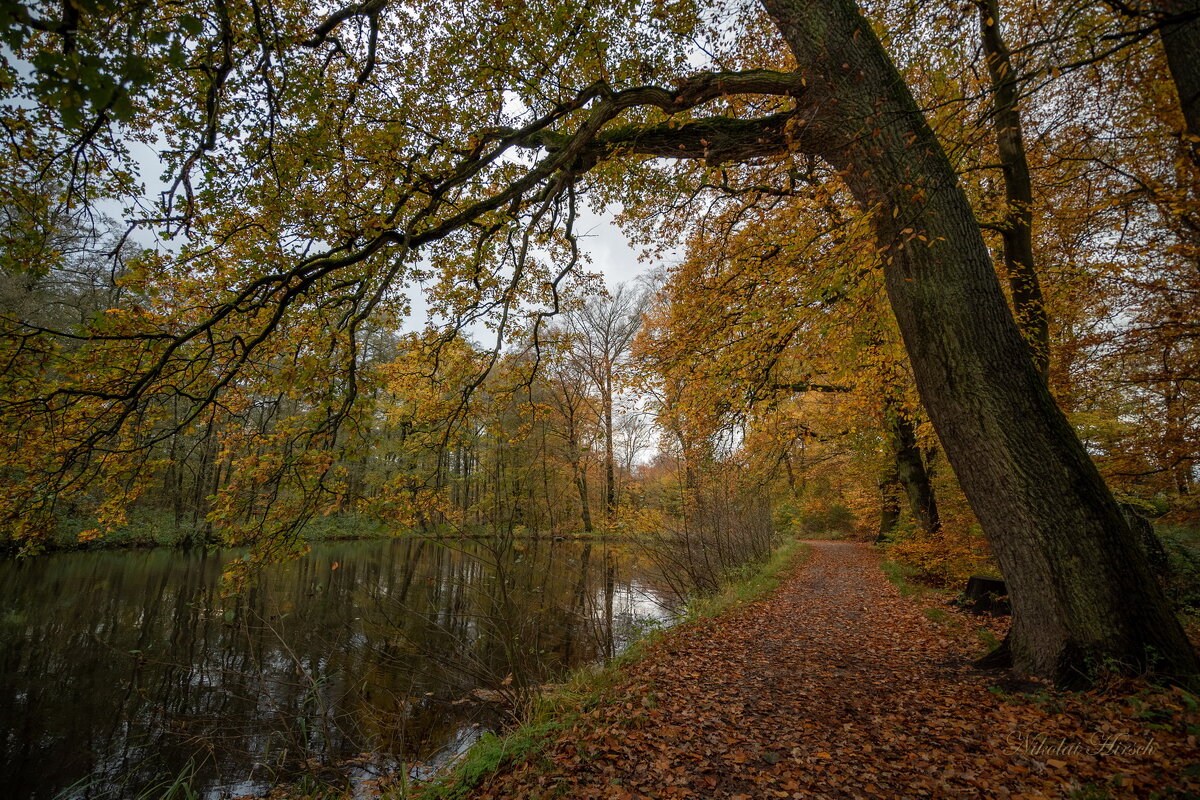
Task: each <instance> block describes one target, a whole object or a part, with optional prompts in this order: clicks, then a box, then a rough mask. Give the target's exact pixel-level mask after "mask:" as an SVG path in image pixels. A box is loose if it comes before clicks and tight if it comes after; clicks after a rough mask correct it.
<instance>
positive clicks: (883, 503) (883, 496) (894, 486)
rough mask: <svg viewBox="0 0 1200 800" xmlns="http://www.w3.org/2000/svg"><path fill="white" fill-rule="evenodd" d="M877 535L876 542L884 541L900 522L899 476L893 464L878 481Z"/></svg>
mask: <svg viewBox="0 0 1200 800" xmlns="http://www.w3.org/2000/svg"><path fill="white" fill-rule="evenodd" d="M879 498H880V502H879V533H878V534H877V535H876V536H875V541H876V542H882V541H884V540H885V539H886V538H887V536H888V534H890V533H891V532H892V531H894V530H896V524H897V523H898V522H900V476H899V475H897V474H896V465H895V462H893V463H892V464H891V465H890V466H889V467H888V469H887V470H886V471H885V472H884V474H883V477H882V478H880V479H879Z"/></svg>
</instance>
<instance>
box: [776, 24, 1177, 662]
mask: <svg viewBox="0 0 1200 800" xmlns="http://www.w3.org/2000/svg"><path fill="white" fill-rule="evenodd" d="M763 3H764V5H765V6H766V8H767V11H768V12H769V13H770V15H771V16H772V17H773V18H774V20H775V22H776V24H777V25H778V27H779V30H780V31H781V33H782V34H783V36H784V39H785V40H786V41H787V43H788V44H789V45H790V47H791V50H792V52H793V53H794V54H795V56H796V60H797V64H798V67H799V70H800V71H801V72H802V73H803V74H804V76H805V78H806V81H807V85H808V89H807V90H806V91H807V92H809V93H811V94H809V95H806V103H807V104H808V107H809V108H810V109H813V113H812V116H811V117H810V120H811V121H810V122H809V123H808V124H809V125H811V126H812V127H813V128H814V131H813V133H814V134H816V135H814V136H812V137H811V138H809V141H810V142H812V145H811V146H812V148H813V149H814V150H818V151H819V152H818V154H819V155H821V156H823V157H824V158H825V159H827V160H828V161H829V162H830V163H831V164H832V165H833V166H834V168H835V169H838V170H840V171H841V173H842V174H843V175H844V176H845V180H846V182H847V184H848V185H849V187H850V190H851V191H852V192H853V194H854V196H855V198H856V200H857V201H858V203H859V204H860V205H861V206H862V207H863V208H864V209H868V210H870V211H872V212H873V214H872V220H873V224H874V228H875V233H876V235H877V237H878V239H879V243H880V246H881V247H882V248H883V250H882V253H881V255H882V257H883V259H884V262H885V266H884V277H885V281H886V285H887V291H888V296H889V298H890V300H891V303H892V309H893V311H894V313H895V316H896V320H897V323H898V324H899V328H900V331H901V335H902V337H903V339H904V344H905V347H906V349H907V351H908V354H909V358H910V360H911V362H912V367H913V371H914V374H915V376H916V382H917V388H918V391H919V392H920V394H921V398H922V401H923V403H924V405H925V408H926V410H927V411H928V413H929V417H930V419H931V420H932V422H933V424H934V427H935V428H936V430H937V432H938V436H939V438H940V440H941V442H942V446H943V448H944V449H945V451H946V456H947V458H948V459H949V460H950V464H951V466H952V467H953V468H954V470H955V473H956V474H957V475H958V478H959V482H960V484H961V485H962V487H963V491H964V492H965V493H966V496H967V499H968V500H969V501H970V503H971V507H972V508H973V509H974V511H975V513H976V515H977V516H978V517H979V520H980V522H981V523H982V524H983V528H984V531H985V532H986V534H987V536H988V538H989V541H990V542H991V545H992V549H993V552H994V553H995V555H996V558H997V561H998V562H999V565H1000V568H1001V570H1002V571H1003V573H1004V576H1005V579H1006V580H1007V582H1008V586H1009V589H1010V591H1011V596H1012V600H1013V628H1012V633H1011V636H1010V638H1009V644H1010V652H1011V656H1012V660H1013V662H1014V664H1015V666H1016V667H1017V668H1018V669H1019V670H1021V671H1023V672H1029V673H1033V674H1036V675H1042V676H1046V677H1049V678H1053V679H1054V680H1056V681H1058V682H1060V683H1071V682H1078V681H1080V680H1081V679H1085V678H1086V676H1087V674H1088V672H1089V670H1090V669H1091V668H1092V667H1093V666H1095V665H1097V664H1099V663H1102V662H1105V661H1110V663H1113V662H1115V663H1117V664H1120V665H1123V666H1124V668H1126V669H1128V670H1130V671H1142V670H1144V669H1147V668H1157V669H1159V670H1161V671H1163V672H1165V673H1167V674H1171V675H1174V676H1178V677H1185V676H1186V677H1187V678H1190V677H1191V676H1193V675H1195V674H1196V672H1197V661H1196V654H1195V652H1194V651H1193V649H1192V647H1191V645H1190V644H1189V643H1188V641H1187V638H1186V637H1185V636H1184V634H1183V630H1182V628H1181V626H1180V624H1179V621H1178V620H1177V619H1176V618H1175V616H1174V614H1173V613H1172V611H1171V609H1170V607H1169V606H1168V604H1167V602H1166V599H1165V597H1164V596H1163V594H1162V591H1161V590H1160V588H1159V587H1158V584H1157V582H1156V581H1155V580H1154V578H1153V576H1152V574H1151V572H1150V570H1149V568H1148V566H1147V564H1146V559H1145V557H1144V555H1143V554H1142V552H1141V549H1140V547H1139V546H1138V544H1137V542H1136V541H1135V539H1134V536H1133V534H1132V532H1131V530H1130V528H1129V525H1128V524H1127V522H1126V521H1125V519H1124V517H1123V515H1122V514H1121V511H1120V509H1119V508H1118V506H1117V504H1116V502H1115V501H1114V499H1113V497H1112V494H1111V493H1110V492H1109V490H1108V488H1107V486H1105V484H1104V481H1103V480H1102V479H1101V477H1100V474H1099V472H1098V471H1097V469H1096V467H1095V465H1094V464H1093V463H1092V461H1091V460H1090V458H1089V457H1088V455H1087V453H1086V451H1085V450H1084V448H1083V445H1082V444H1081V443H1080V441H1079V438H1078V437H1077V436H1076V435H1075V432H1074V430H1072V428H1071V426H1070V424H1069V423H1068V422H1067V420H1066V418H1065V417H1064V416H1063V414H1062V413H1061V411H1060V410H1059V409H1058V407H1057V406H1056V405H1055V403H1054V399H1053V398H1052V397H1051V395H1050V392H1049V390H1048V389H1047V387H1046V384H1045V382H1044V381H1043V380H1042V379H1041V375H1040V374H1039V373H1038V371H1037V369H1036V367H1035V366H1034V364H1033V361H1032V360H1031V359H1030V358H1029V349H1028V346H1027V345H1026V344H1025V341H1024V339H1023V338H1022V336H1021V333H1020V331H1019V329H1018V328H1017V325H1016V323H1015V321H1014V320H1013V317H1012V314H1011V312H1010V311H1009V308H1008V305H1007V302H1006V300H1005V297H1004V293H1003V292H1002V291H1001V288H1000V284H999V282H998V281H997V280H996V275H995V271H994V270H993V268H992V263H991V257H990V254H989V253H988V250H987V247H986V245H985V244H984V241H983V238H982V235H981V234H980V232H979V227H978V223H977V222H976V219H975V216H974V213H973V211H972V209H971V206H970V204H969V202H968V200H967V197H966V195H965V193H964V192H963V191H962V188H961V186H960V185H959V182H958V177H957V175H956V174H955V172H954V169H953V167H952V166H951V164H950V161H949V159H948V158H947V157H946V155H945V153H944V152H943V151H942V149H941V146H940V145H939V143H938V141H937V139H936V138H935V136H934V134H933V132H932V130H930V128H929V126H928V124H927V123H926V121H925V119H924V117H923V115H922V114H921V112H920V110H919V109H918V108H917V105H916V102H915V101H914V100H913V98H912V95H911V94H910V93H909V91H908V89H907V87H906V86H905V84H904V81H903V79H902V78H901V76H900V75H899V73H898V72H897V71H896V69H895V67H894V66H893V65H892V63H891V62H890V60H889V59H888V57H887V54H886V53H885V52H884V49H883V46H882V45H881V44H880V42H879V40H878V38H877V37H876V35H875V33H874V31H873V30H872V28H871V26H870V25H869V24H868V23H867V22H866V20H864V19H863V18H862V16H861V14H860V13H859V12H858V9H857V7H856V6H855V5H854V4H853V3H852V2H851V0H823V1H822V2H815V1H806V0H763Z"/></svg>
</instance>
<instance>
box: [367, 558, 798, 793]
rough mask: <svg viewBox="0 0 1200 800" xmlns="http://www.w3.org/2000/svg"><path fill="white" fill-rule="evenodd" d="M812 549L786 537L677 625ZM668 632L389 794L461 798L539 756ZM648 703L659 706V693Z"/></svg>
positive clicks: (747, 596)
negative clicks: (435, 772)
mask: <svg viewBox="0 0 1200 800" xmlns="http://www.w3.org/2000/svg"><path fill="white" fill-rule="evenodd" d="M807 555H808V552H807V548H806V547H805V546H804V545H803V544H802V543H800V542H798V541H795V540H791V541H788V542H786V543H784V544H783V545H782V546H780V547H779V548H777V549H776V550H775V551H774V552H773V553H772V554H771V555H770V557H769V558H768V559H767V560H766V561H765V562H763V563H761V564H758V565H748V566H746V567H744V568H743V569H741V570H739V571H738V573H736V574H734V575H732V576H731V580H730V582H729V583H728V584H727V585H726V586H725V588H724V589H723V590H722V591H720V592H718V593H717V594H715V595H711V596H709V597H703V598H697V599H695V600H693V601H692V602H690V603H689V604H688V606H687V613H686V615H685V617H684V619H683V620H682V621H681V622H680V623H679V625H677V626H675V627H676V628H679V627H680V626H686V625H688V624H689V623H695V622H697V621H699V620H703V619H711V618H712V617H716V616H719V615H721V614H723V613H726V612H728V611H731V610H732V609H735V608H737V607H739V606H742V605H745V604H746V603H749V602H751V601H753V600H755V599H757V598H760V597H762V596H764V595H765V594H767V593H769V592H771V591H774V590H775V589H776V588H777V587H778V586H779V584H780V581H781V580H782V578H783V574H784V572H785V570H786V569H787V568H788V567H789V566H791V565H793V564H796V563H799V561H800V559H802V558H806V557H807ZM666 635H670V634H669V632H668V631H661V630H656V631H651V632H650V633H649V634H647V635H646V636H644V637H642V638H641V639H639V640H638V641H636V642H635V643H634V644H633V645H632V646H631V647H629V648H628V649H627V650H626V651H625V652H624V653H622V654H621V655H620V656H618V657H617V658H615V659H613V660H612V661H610V662H608V663H607V664H604V665H590V666H586V667H582V668H580V669H577V670H575V671H574V672H573V673H572V674H571V676H570V677H569V679H568V680H567V681H566V683H564V684H562V685H561V686H559V687H557V688H556V689H554V690H553V691H552V692H549V693H547V694H544V695H540V696H538V697H535V698H534V699H533V702H532V704H531V706H530V708H529V711H528V714H527V715H526V721H525V722H524V723H523V724H521V725H520V726H518V727H516V728H514V729H513V730H511V731H509V732H507V733H503V734H492V733H489V734H485V735H484V736H483V737H482V738H481V739H480V740H479V741H478V742H476V743H475V745H474V746H472V747H471V749H470V750H468V751H467V753H466V754H465V755H463V757H462V758H460V759H459V760H458V761H457V762H456V763H455V764H454V766H453V767H451V768H450V770H448V771H447V772H446V773H445V774H444V775H442V776H441V777H440V778H437V779H435V780H433V781H431V782H429V783H426V784H423V785H420V786H413V787H401V788H400V789H399V790H398V792H396V793H393V794H391V795H387V794H385V797H391V798H394V799H395V800H398V799H399V798H408V800H456V798H461V797H465V796H466V795H467V794H469V793H470V792H471V790H472V789H474V788H475V787H476V786H478V785H479V784H480V783H481V782H482V781H483V780H484V779H485V778H487V777H488V776H489V775H491V774H493V773H495V772H497V771H498V770H500V769H502V768H504V767H506V766H508V765H511V764H516V763H520V762H523V761H536V759H537V758H538V756H539V754H540V753H541V752H542V751H543V750H544V748H545V747H546V745H547V744H548V743H549V742H550V741H551V739H552V738H553V736H554V734H555V733H556V732H558V731H560V730H562V729H564V728H568V727H570V726H571V725H572V724H574V723H575V722H576V721H577V720H578V719H579V717H580V716H581V715H582V714H584V713H586V712H587V711H588V710H590V709H592V708H595V707H596V706H598V705H599V704H600V703H602V702H605V701H606V700H609V699H611V698H610V695H611V694H612V692H613V690H614V688H615V687H616V686H617V685H618V684H619V683H620V681H621V680H622V679H623V678H624V677H625V675H624V670H625V668H626V667H627V666H629V665H631V664H634V663H637V662H638V661H640V660H642V659H643V658H645V656H646V653H647V651H648V650H649V648H650V647H651V646H652V645H653V644H654V643H655V642H657V641H659V640H660V639H661V638H662V637H663V636H666ZM642 704H643V706H647V707H653V693H651V694H650V695H647V697H646V698H645V699H644V700H643V701H642Z"/></svg>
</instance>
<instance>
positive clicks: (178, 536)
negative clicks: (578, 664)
mask: <svg viewBox="0 0 1200 800" xmlns="http://www.w3.org/2000/svg"><path fill="white" fill-rule="evenodd" d="M97 524H98V523H96V521H95V520H82V519H68V520H65V521H64V522H62V523H61V524H60V525H59V527H58V529H57V530H56V531H55V532H54V533H53V534H52V535H50V536H49V537H47V538H46V539H44V540H42V541H39V542H37V543H35V544H33V545H32V546H31V547H29V548H27V549H26V551H25V555H40V554H42V553H60V552H77V551H100V550H133V549H145V548H151V547H174V548H181V549H182V548H189V547H207V546H210V545H211V546H216V545H215V543H213V542H211V541H210V540H212V539H214V538H219V536H217V537H214V536H213V535H212V534H211V533H209V532H207V531H206V530H205V526H204V524H203V522H200V523H196V522H193V521H190V520H188V521H184V522H182V523H181V522H178V521H176V519H175V517H174V515H173V514H170V513H168V512H165V511H153V510H150V511H148V510H138V511H134V512H132V513H131V514H130V517H129V521H128V522H127V523H126V524H125V525H122V526H120V527H118V528H116V529H114V530H111V531H108V532H106V533H104V534H103V535H102V536H96V537H91V536H89V537H84V538H83V539H81V538H80V533H82V532H84V531H88V530H91V529H93V528H95V527H96V526H97ZM300 536H301V537H302V538H303V539H304V540H305V541H307V542H309V543H311V544H315V543H317V542H341V541H359V540H371V539H395V538H399V537H420V538H425V539H431V540H435V541H452V540H469V541H478V540H484V539H493V538H497V537H504V538H510V539H521V540H530V541H534V540H536V541H568V540H569V541H607V540H611V539H614V538H620V539H628V538H631V537H630V535H629V534H626V533H622V534H612V533H609V532H606V531H592V532H587V533H585V532H569V533H562V532H560V533H543V532H538V531H529V530H524V529H518V530H515V531H490V530H486V529H482V528H451V527H449V526H444V527H439V528H431V529H428V530H397V527H396V525H395V523H393V522H389V521H387V520H382V519H379V518H377V517H371V516H366V515H362V514H330V515H328V516H323V517H316V518H314V519H313V520H311V521H310V522H309V523H308V524H307V525H305V526H304V527H303V528H302V529H301V531H300ZM21 552H22V551H21V548H20V547H19V546H18V545H17V544H16V543H14V542H5V541H0V557H5V556H9V557H13V556H17V555H18V554H20V553H21Z"/></svg>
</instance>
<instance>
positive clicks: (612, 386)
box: [567, 284, 644, 529]
mask: <svg viewBox="0 0 1200 800" xmlns="http://www.w3.org/2000/svg"><path fill="white" fill-rule="evenodd" d="M643 305H644V296H643V295H641V294H640V293H639V292H638V291H637V290H636V289H633V288H631V287H630V286H628V285H626V284H619V285H618V286H617V288H616V289H614V290H613V291H612V292H611V293H609V294H604V295H600V296H599V297H594V298H592V299H590V300H589V301H588V302H586V303H584V305H583V306H582V307H581V308H579V309H578V310H576V311H573V312H571V313H570V314H569V315H568V316H567V325H568V327H569V329H570V331H571V333H572V334H574V337H575V338H574V342H573V348H572V349H573V351H574V352H573V357H574V358H575V359H577V360H578V362H579V364H580V366H581V368H582V370H583V371H584V372H585V373H586V374H587V376H588V377H589V378H590V379H591V381H592V384H593V385H594V387H595V389H596V392H597V394H598V395H599V400H600V414H599V416H600V422H601V427H602V429H603V431H604V512H605V514H606V515H607V516H608V518H609V521H610V522H611V520H612V516H613V514H614V513H615V511H616V508H617V479H616V450H615V446H614V437H615V425H614V422H613V419H614V416H613V405H614V401H615V398H616V396H617V393H618V388H617V375H618V373H619V372H620V371H621V369H622V367H625V366H627V361H628V356H629V353H630V348H631V347H632V345H633V337H634V336H635V335H636V334H637V332H638V328H639V327H641V324H642V310H643ZM589 524H590V523H589ZM589 529H590V528H589Z"/></svg>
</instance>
